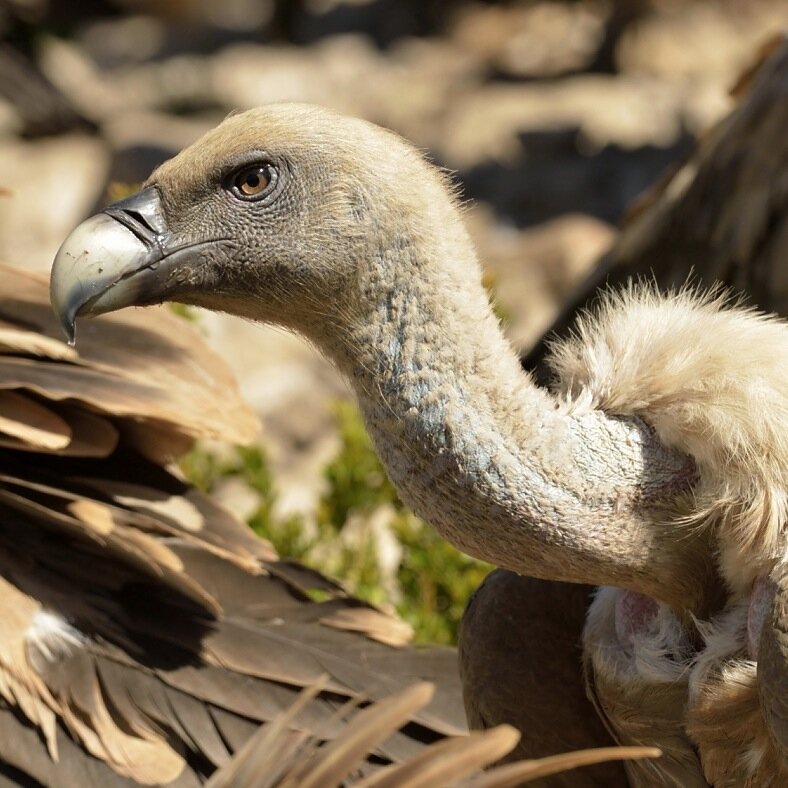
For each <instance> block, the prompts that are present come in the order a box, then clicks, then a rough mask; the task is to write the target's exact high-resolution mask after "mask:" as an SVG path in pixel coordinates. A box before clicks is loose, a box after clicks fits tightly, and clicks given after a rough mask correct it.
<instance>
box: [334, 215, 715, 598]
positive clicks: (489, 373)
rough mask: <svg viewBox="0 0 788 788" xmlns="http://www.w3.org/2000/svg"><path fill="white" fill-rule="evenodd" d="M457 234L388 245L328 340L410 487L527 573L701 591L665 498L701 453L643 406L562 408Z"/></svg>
mask: <svg viewBox="0 0 788 788" xmlns="http://www.w3.org/2000/svg"><path fill="white" fill-rule="evenodd" d="M458 224H459V223H458ZM452 232H453V234H454V237H453V238H451V236H452ZM458 233H460V237H459V239H458V238H457V234H458ZM446 235H447V236H449V238H450V240H451V241H452V242H451V243H449V242H448V241H447V242H444V241H442V240H441V239H436V240H435V241H434V242H433V243H432V245H428V244H425V243H422V244H420V245H418V246H417V245H412V244H399V245H397V248H395V249H388V250H386V251H385V252H382V253H381V254H380V255H379V256H378V259H376V260H375V265H374V266H372V267H368V268H366V269H365V270H366V271H367V273H366V274H365V275H364V276H365V278H364V280H363V281H362V282H361V283H360V287H361V291H362V293H361V296H362V297H361V298H360V299H359V301H360V302H362V303H366V304H367V305H368V311H367V312H366V313H364V314H363V315H360V316H359V318H360V319H357V320H354V321H353V327H352V329H351V331H350V334H349V335H346V336H345V337H344V341H343V342H342V348H341V349H340V348H338V347H334V348H331V349H328V351H329V353H330V354H331V355H332V356H333V357H334V359H335V361H336V362H337V363H338V365H339V366H340V367H341V368H342V370H343V371H344V373H345V374H346V375H347V377H348V378H349V380H350V381H351V383H352V385H353V388H354V389H355V392H356V394H357V397H358V400H359V403H360V407H361V410H362V413H363V415H364V419H365V422H366V424H367V427H368V429H369V432H370V434H371V436H372V439H373V441H374V443H375V445H376V448H377V451H378V453H379V454H380V457H381V459H382V460H383V462H384V464H385V465H386V468H387V470H388V473H389V475H390V477H391V479H392V481H393V482H394V484H395V485H396V486H397V488H398V490H399V491H400V494H401V495H402V497H403V500H404V501H405V502H406V503H407V504H408V505H409V506H410V507H411V508H412V509H413V510H414V511H415V512H416V513H417V514H419V515H420V516H421V517H423V518H424V519H425V520H427V521H428V522H429V523H430V524H431V525H433V526H434V527H435V528H436V529H437V530H438V531H439V532H440V533H441V534H442V535H443V536H444V537H445V538H446V539H448V540H449V541H450V542H452V543H453V544H454V545H455V546H457V547H458V548H460V549H461V550H463V551H465V552H467V553H469V554H471V555H474V556H477V557H479V558H482V559H485V560H487V561H490V562H492V563H494V564H497V565H499V566H502V567H506V568H508V569H512V570H514V571H517V572H519V573H521V574H527V575H531V576H536V577H542V578H548V579H556V580H566V581H574V582H586V583H593V584H606V585H619V586H624V587H629V588H632V589H635V590H638V591H641V592H643V593H647V594H649V595H651V596H654V597H657V598H659V599H662V600H664V601H666V602H668V603H669V604H673V605H674V606H679V605H681V606H683V605H686V603H687V600H688V599H689V600H698V599H699V596H698V595H699V594H700V593H701V592H700V588H701V587H702V584H703V581H704V577H703V572H699V571H698V565H699V563H701V564H702V563H703V559H702V558H701V557H700V556H701V555H702V554H705V551H704V550H701V549H700V545H699V550H698V553H697V554H695V555H693V550H692V549H691V545H689V544H688V539H689V540H690V541H691V537H687V535H686V534H683V536H682V538H679V536H678V534H677V533H676V531H675V529H676V528H677V526H676V525H673V524H670V522H669V520H670V515H671V514H672V513H671V512H670V511H668V510H666V507H665V505H664V501H666V500H667V501H674V500H675V499H676V497H677V495H679V494H680V492H681V491H682V489H684V490H686V488H687V486H688V485H689V483H690V482H691V481H692V475H693V470H692V467H691V465H688V463H687V461H686V459H685V458H682V457H679V456H677V455H675V454H673V453H671V452H669V451H666V450H665V449H664V448H663V447H662V446H661V445H660V444H659V443H658V442H657V441H656V440H655V438H654V436H653V434H652V432H651V431H650V430H649V429H648V428H646V426H645V425H644V424H643V423H642V422H640V421H639V420H634V419H633V420H621V419H610V418H607V417H605V415H604V414H602V413H601V412H599V411H592V410H586V411H585V412H575V413H573V414H567V413H562V412H561V411H560V410H559V409H558V407H557V405H556V403H555V401H554V400H553V398H552V397H551V396H550V395H549V394H548V393H547V392H545V391H543V390H541V389H539V388H538V387H536V386H535V385H534V384H533V383H532V381H531V380H530V378H529V377H528V376H527V375H525V374H524V373H523V372H522V370H521V368H520V365H519V361H518V359H517V357H516V355H515V354H514V352H513V351H512V349H511V347H510V345H509V344H508V342H507V340H506V339H505V337H504V336H503V334H502V332H501V330H500V328H499V325H498V322H497V320H496V318H495V316H494V314H493V312H492V309H491V307H490V305H489V302H488V299H487V296H486V293H485V291H484V289H483V288H482V286H481V284H480V277H479V275H478V274H479V272H478V266H477V264H476V260H475V256H474V254H473V251H472V248H471V245H470V243H469V242H463V241H464V240H465V241H467V239H464V231H461V230H459V229H458V228H457V227H454V228H453V229H447V231H446ZM458 240H459V242H458ZM441 257H442V258H443V259H442V261H441V264H439V265H436V264H435V260H436V258H441ZM425 258H426V259H425ZM671 532H672V533H671ZM679 547H680V548H681V549H679ZM698 604H702V603H701V602H700V601H699V602H698ZM693 606H694V605H693Z"/></svg>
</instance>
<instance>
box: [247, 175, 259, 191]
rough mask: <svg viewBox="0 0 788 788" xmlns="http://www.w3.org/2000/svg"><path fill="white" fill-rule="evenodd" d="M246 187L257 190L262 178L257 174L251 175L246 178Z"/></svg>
mask: <svg viewBox="0 0 788 788" xmlns="http://www.w3.org/2000/svg"><path fill="white" fill-rule="evenodd" d="M246 185H247V186H249V187H251V188H252V189H256V188H257V187H258V186H259V185H260V176H259V175H257V173H250V174H249V175H247V176H246Z"/></svg>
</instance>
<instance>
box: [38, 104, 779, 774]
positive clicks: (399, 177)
mask: <svg viewBox="0 0 788 788" xmlns="http://www.w3.org/2000/svg"><path fill="white" fill-rule="evenodd" d="M51 295H52V302H53V304H54V307H55V310H56V312H57V314H58V315H59V317H60V320H61V322H62V324H63V327H64V328H65V330H66V332H67V333H68V334H69V336H71V337H73V335H74V320H75V318H76V316H77V315H96V314H100V313H102V312H109V311H113V310H116V309H120V308H122V307H127V306H133V305H136V306H140V305H148V304H154V303H159V302H162V301H167V300H176V301H180V302H183V303H187V304H194V305H198V306H202V307H207V308H210V309H215V310H222V311H226V312H230V313H232V314H235V315H239V316H242V317H245V318H249V319H254V320H263V321H270V322H275V323H277V324H279V325H282V326H284V327H285V328H287V329H291V330H294V331H298V332H300V333H301V334H302V335H304V336H305V337H306V338H307V339H308V340H309V341H311V342H312V343H314V345H316V346H317V347H318V348H319V349H320V350H321V351H322V352H323V353H325V354H326V356H328V357H329V358H330V359H331V360H332V361H333V362H334V363H335V364H336V366H337V367H338V368H339V369H340V370H341V371H342V372H343V373H344V375H345V376H346V377H347V379H348V380H349V382H350V383H351V385H352V387H353V389H354V390H355V393H356V396H357V398H358V401H359V404H360V407H361V410H362V412H363V415H364V418H365V422H366V425H367V427H368V429H369V431H370V433H371V436H372V438H373V440H374V442H375V445H376V448H377V451H378V453H379V454H380V456H381V458H382V460H383V462H384V463H385V465H386V467H387V470H388V473H389V475H390V476H391V478H392V480H393V482H394V483H395V484H396V485H397V487H398V489H399V492H400V493H401V495H402V497H403V499H404V500H405V502H406V503H408V504H409V505H410V506H411V507H412V508H413V509H414V510H415V511H416V512H417V513H418V514H420V515H421V516H422V517H424V518H425V519H426V520H427V521H428V522H430V523H431V524H432V525H433V526H434V527H435V528H436V529H437V530H438V531H439V532H440V533H441V534H443V535H444V536H445V537H446V538H447V539H448V540H450V541H451V542H452V543H454V544H455V545H456V546H457V547H459V548H461V549H463V550H465V551H467V552H468V553H471V554H473V555H476V556H478V557H480V558H483V559H485V560H487V561H490V562H492V563H495V564H497V565H498V566H500V567H503V568H506V569H510V570H513V571H516V572H519V573H522V574H527V575H530V576H533V577H536V578H545V579H552V580H563V581H570V582H579V583H586V584H590V585H600V586H605V587H606V588H607V590H604V591H602V592H601V593H600V594H599V595H598V596H597V598H596V600H595V602H594V604H593V606H592V610H591V613H590V620H589V623H588V626H587V627H586V636H585V643H584V653H585V662H586V666H587V670H588V675H589V687H590V691H591V693H592V698H593V700H594V703H595V705H596V707H597V709H598V710H599V713H600V716H601V717H602V719H603V721H604V723H605V725H606V726H607V728H608V729H609V730H610V731H611V733H612V734H613V735H614V736H615V738H616V739H617V740H619V741H620V742H625V743H629V742H638V743H640V742H646V743H649V744H651V743H658V744H659V745H660V746H663V745H664V750H665V756H664V757H663V758H661V759H659V760H657V761H653V762H649V763H648V766H647V767H644V768H642V769H638V768H637V767H633V766H628V767H627V772H628V777H629V779H630V781H631V782H632V783H633V784H637V785H654V784H667V785H670V784H674V785H675V784H678V785H697V784H703V781H704V780H705V781H706V782H707V783H710V784H713V785H717V786H723V785H743V784H745V783H746V784H748V785H751V786H759V785H768V784H775V783H776V784H779V783H780V782H784V781H785V780H786V779H788V760H786V758H785V751H786V747H787V746H788V738H786V727H785V726H786V719H785V706H784V705H783V700H782V697H781V696H780V695H779V692H778V688H779V687H780V682H781V681H782V677H784V676H785V667H786V666H785V661H784V658H783V654H784V649H785V627H786V620H785V619H786V615H787V614H786V610H785V608H784V607H783V601H782V600H783V598H784V587H785V575H784V574H783V572H782V561H783V559H784V557H785V543H784V535H785V522H786V509H787V508H788V501H787V500H786V497H787V495H786V493H787V490H788V485H787V484H786V475H788V431H786V429H785V427H786V424H788V352H786V350H788V327H786V324H785V323H784V322H782V321H780V320H778V319H776V318H770V317H767V316H765V315H762V314H758V313H755V312H753V311H748V310H745V309H740V308H736V307H735V306H732V305H730V304H728V303H726V301H725V300H724V299H723V298H722V297H719V296H717V297H714V296H702V295H697V294H694V293H692V292H688V291H684V292H680V293H677V294H674V295H672V296H669V297H663V296H659V295H657V294H656V293H654V292H652V291H650V290H648V289H645V290H634V289H633V290H628V291H625V292H623V293H621V294H618V295H610V296H608V297H607V299H606V300H605V301H604V302H603V303H602V305H601V306H600V308H599V309H598V311H597V313H596V314H595V315H590V316H587V317H586V318H584V319H583V320H582V321H581V322H580V323H579V324H578V326H577V328H576V330H575V335H574V337H573V338H572V339H570V340H568V341H566V342H564V343H563V344H561V345H559V346H557V347H556V349H555V351H554V357H553V365H554V369H555V370H556V379H557V383H556V386H555V389H554V391H552V392H550V391H546V390H544V389H541V388H539V387H537V386H536V385H535V384H534V383H533V381H532V380H531V379H530V378H529V377H528V376H526V375H524V374H523V372H522V370H521V368H520V364H519V360H518V358H517V356H516V355H515V354H514V353H513V351H512V349H511V347H510V346H509V345H508V343H507V341H506V340H505V338H504V336H503V334H502V332H501V329H500V327H499V325H498V322H497V320H496V318H495V316H494V314H493V311H492V309H491V307H490V304H489V301H488V297H487V294H486V292H485V291H484V289H483V287H482V285H481V281H480V272H479V266H478V263H477V260H476V255H475V252H474V249H473V246H472V244H471V242H470V240H469V238H468V235H467V233H466V230H465V228H464V225H463V221H462V217H461V213H460V211H459V210H458V207H457V203H456V200H455V199H454V197H453V195H452V190H451V189H450V188H448V187H447V183H446V179H445V178H444V177H443V176H442V175H441V174H440V173H439V172H438V171H437V170H436V169H435V168H433V167H431V166H430V165H429V164H428V163H427V162H425V160H424V158H423V157H422V156H421V155H420V154H419V153H417V152H416V151H415V150H414V149H413V148H412V147H411V146H410V145H409V144H407V143H406V142H404V141H403V140H401V139H400V138H398V137H397V136H395V135H394V134H391V133H389V132H386V131H383V130H381V129H379V128H377V127H375V126H373V125H371V124H368V123H365V122H363V121H360V120H356V119H352V118H347V117H342V116H340V115H337V114H334V113H332V112H329V111H326V110H321V109H318V108H315V107H309V106H302V105H288V104H280V105H272V106H268V107H263V108H259V109H256V110H252V111H249V112H245V113H242V114H238V115H234V116H232V117H230V118H228V119H227V120H225V121H224V122H223V123H222V124H221V125H220V126H219V127H218V128H217V129H215V130H213V131H211V132H209V133H208V134H207V135H205V136H204V137H203V138H202V139H201V140H199V141H198V142H197V143H195V144H194V145H192V146H191V147H189V148H188V149H186V150H185V151H183V152H182V153H180V154H179V155H178V156H176V157H175V158H174V159H172V160H171V161H169V162H166V163H165V164H163V165H162V166H161V167H159V168H158V169H157V170H156V171H155V172H154V173H153V174H152V176H151V177H150V179H149V180H148V181H147V183H146V184H145V185H144V187H143V189H142V190H141V191H140V192H139V193H138V194H136V195H134V196H132V197H130V198H128V199H126V200H124V201H122V202H120V203H117V204H115V205H113V206H110V207H109V208H107V209H106V210H105V211H104V212H102V213H100V214H98V215H97V216H95V217H93V218H91V219H89V220H88V221H87V222H85V223H84V224H82V225H81V226H80V227H79V228H78V229H77V230H75V231H74V233H73V235H71V236H70V237H69V238H68V239H67V240H66V241H65V243H64V244H63V246H62V247H61V249H60V251H59V253H58V256H57V259H56V261H55V264H54V268H53V274H52V283H51ZM636 673H640V674H642V675H645V676H646V677H647V678H648V681H649V682H651V684H652V685H653V686H652V687H651V688H648V687H646V689H645V691H644V690H643V684H642V682H641V683H639V684H638V685H637V686H636V687H635V690H636V691H635V692H631V691H630V689H631V687H630V685H629V683H628V682H629V681H630V679H632V678H633V677H634V676H635V675H636ZM667 696H671V699H670V700H669V701H667V702H666V701H665V698H666V697H667ZM676 696H677V697H678V698H679V700H680V701H681V702H680V703H678V704H677V703H676V702H675V697H676ZM527 702H528V699H527V698H523V703H527ZM525 734H526V735H527V731H526V732H525Z"/></svg>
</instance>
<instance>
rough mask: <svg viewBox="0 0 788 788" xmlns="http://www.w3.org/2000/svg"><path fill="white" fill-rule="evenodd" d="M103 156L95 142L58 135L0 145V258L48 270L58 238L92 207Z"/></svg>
mask: <svg viewBox="0 0 788 788" xmlns="http://www.w3.org/2000/svg"><path fill="white" fill-rule="evenodd" d="M108 169H109V153H108V151H107V147H106V145H104V143H102V142H101V141H100V140H98V139H95V138H92V137H86V136H82V135H64V136H60V137H53V138H51V139H42V140H34V141H29V142H24V141H21V140H5V141H0V187H2V189H3V190H7V192H8V193H7V194H3V195H0V258H2V259H3V260H6V261H8V262H9V263H12V264H13V265H16V266H19V267H21V268H28V269H30V270H39V271H48V270H49V268H50V266H51V265H52V260H53V259H54V257H55V253H56V252H57V250H58V248H59V246H60V244H61V243H63V239H64V238H65V237H66V235H68V233H69V232H71V230H73V229H74V227H75V226H76V225H77V224H79V222H80V221H82V219H83V218H84V217H85V216H86V215H88V214H89V213H90V212H91V210H92V209H93V208H94V207H95V206H96V204H97V203H98V201H99V199H100V197H101V195H102V194H103V192H104V189H105V186H106V178H107V172H108Z"/></svg>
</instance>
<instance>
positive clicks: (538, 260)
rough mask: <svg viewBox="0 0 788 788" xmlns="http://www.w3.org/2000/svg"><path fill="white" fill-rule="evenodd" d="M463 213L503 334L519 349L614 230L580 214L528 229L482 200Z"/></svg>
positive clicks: (531, 338)
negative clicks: (501, 216)
mask: <svg viewBox="0 0 788 788" xmlns="http://www.w3.org/2000/svg"><path fill="white" fill-rule="evenodd" d="M467 218H468V223H469V227H470V231H471V237H472V238H473V241H474V243H475V244H476V247H477V249H478V251H479V258H480V260H481V262H482V265H483V266H484V270H485V274H486V278H487V282H488V285H489V286H490V288H491V290H492V293H493V296H494V298H495V302H496V305H497V308H498V311H499V313H501V315H502V317H503V319H504V325H505V327H506V333H507V336H508V337H509V339H510V340H511V341H512V344H513V345H514V346H515V347H516V348H517V349H518V350H521V351H523V350H526V349H527V348H529V347H530V346H531V345H532V344H533V343H534V342H535V341H536V340H537V339H538V338H539V337H540V336H541V335H542V334H543V333H544V331H545V330H546V328H547V327H548V326H549V325H550V324H551V323H552V322H553V320H554V319H555V317H556V315H557V314H558V311H559V309H560V308H561V305H562V304H563V303H564V301H565V300H566V298H567V296H568V295H569V293H571V292H572V290H574V288H575V287H576V286H577V285H578V283H579V282H581V281H582V280H583V279H584V278H585V276H586V275H587V274H588V271H589V270H590V268H591V267H592V266H593V265H594V263H595V262H596V260H597V259H598V258H599V256H600V255H601V254H603V253H604V252H605V251H607V249H608V248H609V247H610V245H611V244H612V243H613V240H614V238H615V236H616V232H615V230H614V229H613V228H612V227H611V226H610V225H608V224H605V223H604V222H600V221H597V220H596V219H592V218H591V217H589V216H583V215H581V214H573V215H567V216H563V217H561V218H559V219H555V220H553V221H550V222H545V223H543V224H541V225H539V226H537V227H534V228H532V229H528V230H518V229H517V228H516V227H514V226H511V225H506V224H503V223H501V222H500V221H496V219H495V217H494V215H493V213H492V211H491V210H490V209H489V208H488V207H487V206H482V205H477V206H475V207H474V208H472V209H471V210H470V211H469V212H468V214H467Z"/></svg>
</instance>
